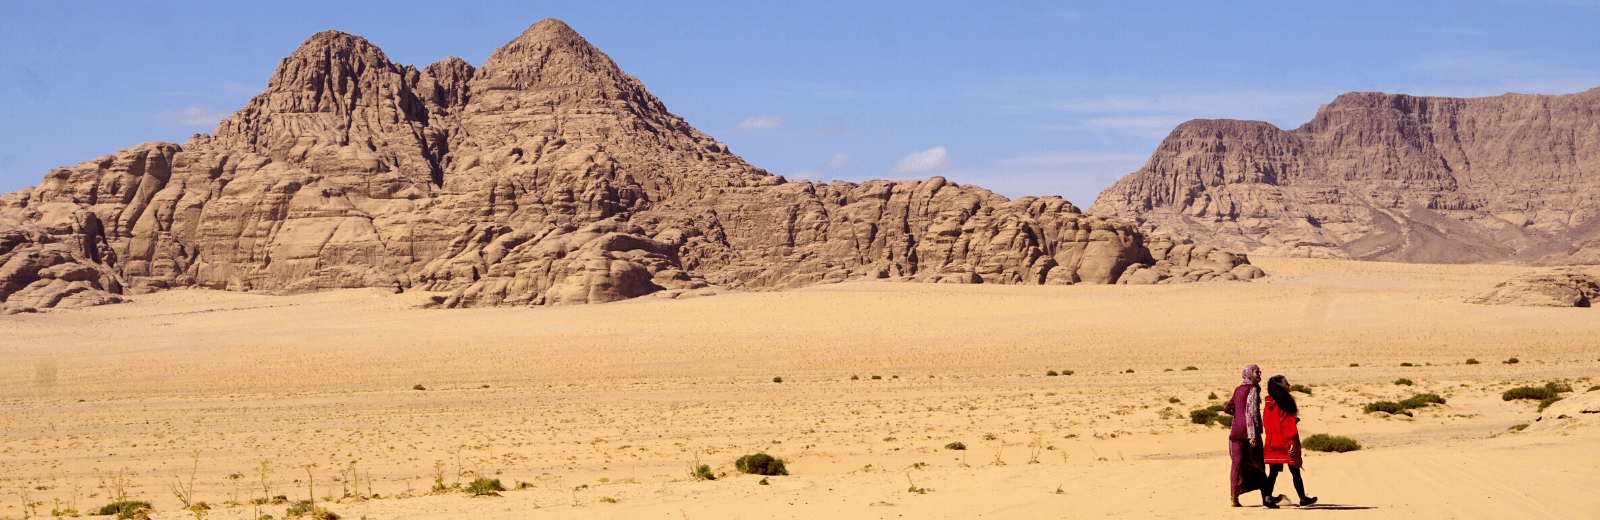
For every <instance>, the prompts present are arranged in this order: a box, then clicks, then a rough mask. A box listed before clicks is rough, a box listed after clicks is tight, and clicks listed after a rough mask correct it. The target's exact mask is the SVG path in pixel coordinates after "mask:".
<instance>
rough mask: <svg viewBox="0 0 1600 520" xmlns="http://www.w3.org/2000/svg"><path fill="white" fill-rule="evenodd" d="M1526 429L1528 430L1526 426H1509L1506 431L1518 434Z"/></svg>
mask: <svg viewBox="0 0 1600 520" xmlns="http://www.w3.org/2000/svg"><path fill="white" fill-rule="evenodd" d="M1527 428H1528V425H1527V424H1513V425H1511V427H1510V428H1506V429H1507V430H1511V431H1514V432H1520V431H1522V430H1525V429H1527Z"/></svg>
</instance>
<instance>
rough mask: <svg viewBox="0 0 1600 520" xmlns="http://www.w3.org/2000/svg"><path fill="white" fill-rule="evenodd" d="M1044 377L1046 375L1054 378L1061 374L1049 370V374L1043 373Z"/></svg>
mask: <svg viewBox="0 0 1600 520" xmlns="http://www.w3.org/2000/svg"><path fill="white" fill-rule="evenodd" d="M1044 375H1047V376H1050V377H1055V376H1059V375H1061V374H1057V373H1056V371H1054V370H1051V371H1049V372H1045V373H1044Z"/></svg>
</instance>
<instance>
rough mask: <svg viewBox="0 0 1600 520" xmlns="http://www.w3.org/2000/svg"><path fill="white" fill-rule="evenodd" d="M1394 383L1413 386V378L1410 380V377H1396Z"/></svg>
mask: <svg viewBox="0 0 1600 520" xmlns="http://www.w3.org/2000/svg"><path fill="white" fill-rule="evenodd" d="M1394 384H1396V385H1406V386H1411V380H1410V379H1406V378H1404V377H1402V378H1400V379H1396V380H1394Z"/></svg>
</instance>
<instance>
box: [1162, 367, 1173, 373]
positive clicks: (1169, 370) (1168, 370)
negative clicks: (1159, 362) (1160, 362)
mask: <svg viewBox="0 0 1600 520" xmlns="http://www.w3.org/2000/svg"><path fill="white" fill-rule="evenodd" d="M1171 371H1172V369H1170V368H1169V369H1166V370H1162V372H1171Z"/></svg>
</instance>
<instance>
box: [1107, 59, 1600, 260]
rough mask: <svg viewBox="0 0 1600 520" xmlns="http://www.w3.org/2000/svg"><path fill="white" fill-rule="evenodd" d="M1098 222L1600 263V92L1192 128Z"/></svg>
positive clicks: (1334, 245)
mask: <svg viewBox="0 0 1600 520" xmlns="http://www.w3.org/2000/svg"><path fill="white" fill-rule="evenodd" d="M1089 212H1090V213H1094V214H1097V215H1104V216H1109V217H1121V218H1126V219H1131V220H1135V221H1137V222H1138V223H1139V225H1140V227H1141V229H1143V230H1145V231H1155V232H1167V233H1171V234H1173V235H1176V236H1184V237H1190V238H1192V239H1193V240H1196V241H1200V242H1205V243H1210V244H1214V245H1218V246H1223V247H1228V248H1232V249H1235V250H1240V251H1250V252H1251V254H1253V255H1266V256H1310V257H1331V258H1355V259H1362V260H1383V261H1399V262H1428V263H1479V262H1505V261H1511V262H1521V263H1533V264H1569V263H1589V264H1593V263H1600V88H1597V89H1593V90H1589V91H1587V92H1581V93H1577V94H1569V95H1563V96H1546V95H1522V94H1505V95H1501V96H1494V97H1485V98H1472V99H1457V98H1442V97H1416V96H1407V95H1399V94H1380V93H1369V92H1358V93H1350V94H1344V95H1341V96H1339V97H1338V98H1337V99H1335V100H1334V101H1333V102H1332V103H1330V104H1328V105H1324V106H1323V107H1322V108H1321V109H1320V110H1318V111H1317V115H1316V117H1314V118H1313V119H1312V120H1311V121H1310V122H1307V123H1306V124H1304V125H1302V126H1300V127H1299V128H1296V129H1294V130H1280V129H1278V128H1277V127H1274V126H1272V125H1270V124H1267V123H1263V122H1257V121H1235V120H1195V121H1190V122H1187V123H1184V124H1182V125H1179V126H1178V127H1177V128H1176V129H1174V130H1173V131H1172V133H1171V135H1169V136H1168V137H1167V138H1166V140H1165V141H1163V142H1162V143H1161V145H1160V147H1159V148H1157V150H1156V152H1155V153H1154V154H1152V155H1151V157H1150V160H1149V162H1147V163H1146V164H1145V166H1144V168H1142V169H1140V170H1139V171H1137V172H1134V173H1131V174H1129V175H1127V176H1126V177H1124V178H1122V179H1121V180H1119V181H1118V182H1117V183H1116V184H1115V185H1113V186H1112V187H1111V188H1109V189H1107V190H1106V191H1104V192H1102V193H1101V194H1100V196H1099V198H1098V199H1096V200H1095V203H1094V205H1093V206H1092V207H1090V209H1089Z"/></svg>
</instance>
